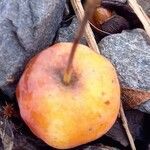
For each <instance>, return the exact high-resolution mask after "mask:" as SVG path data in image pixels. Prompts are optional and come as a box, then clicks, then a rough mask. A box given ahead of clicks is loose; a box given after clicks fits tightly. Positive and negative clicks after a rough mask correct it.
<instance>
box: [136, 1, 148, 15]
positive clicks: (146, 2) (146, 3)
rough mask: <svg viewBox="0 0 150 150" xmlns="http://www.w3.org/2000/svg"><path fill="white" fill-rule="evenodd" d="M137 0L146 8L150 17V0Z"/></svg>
mask: <svg viewBox="0 0 150 150" xmlns="http://www.w3.org/2000/svg"><path fill="white" fill-rule="evenodd" d="M137 1H138V3H139V4H140V5H141V6H142V8H143V9H144V10H145V12H146V13H147V15H148V16H149V17H150V1H149V0H137Z"/></svg>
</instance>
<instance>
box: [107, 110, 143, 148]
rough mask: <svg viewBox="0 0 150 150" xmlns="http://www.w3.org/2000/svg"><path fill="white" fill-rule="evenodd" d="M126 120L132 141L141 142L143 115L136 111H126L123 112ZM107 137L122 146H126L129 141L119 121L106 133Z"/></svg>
mask: <svg viewBox="0 0 150 150" xmlns="http://www.w3.org/2000/svg"><path fill="white" fill-rule="evenodd" d="M125 113H126V117H127V120H128V126H129V129H130V132H131V134H132V136H133V139H136V140H140V141H143V140H144V138H145V137H144V127H143V124H144V113H143V112H140V111H138V110H128V111H126V112H125ZM106 135H107V136H108V137H111V138H112V139H113V140H115V141H118V142H119V143H120V144H122V145H123V146H125V147H126V146H128V145H129V141H128V138H127V135H126V132H125V129H124V128H123V125H122V122H121V120H119V119H118V120H117V121H116V122H115V124H114V125H113V127H112V128H111V129H110V130H109V131H108V132H107V133H106Z"/></svg>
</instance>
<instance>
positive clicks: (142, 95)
mask: <svg viewBox="0 0 150 150" xmlns="http://www.w3.org/2000/svg"><path fill="white" fill-rule="evenodd" d="M121 96H122V97H121V99H122V101H123V105H124V106H125V108H135V107H137V106H139V105H140V104H142V103H144V102H146V101H148V100H150V92H149V91H144V90H138V89H133V88H128V87H122V88H121Z"/></svg>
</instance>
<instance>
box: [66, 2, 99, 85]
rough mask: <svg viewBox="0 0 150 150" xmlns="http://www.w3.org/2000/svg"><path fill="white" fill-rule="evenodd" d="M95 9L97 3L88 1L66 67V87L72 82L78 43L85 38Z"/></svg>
mask: <svg viewBox="0 0 150 150" xmlns="http://www.w3.org/2000/svg"><path fill="white" fill-rule="evenodd" d="M95 7H96V3H95V2H93V1H92V0H87V3H86V8H85V10H86V11H85V14H84V17H83V20H82V21H81V25H80V26H79V28H78V32H77V34H76V36H75V39H74V42H73V45H72V48H71V52H70V55H69V59H68V63H67V67H66V70H65V72H64V76H63V82H64V84H65V85H68V84H69V83H70V81H71V77H72V64H73V60H74V55H75V52H76V49H77V46H78V43H79V41H80V39H81V37H82V36H83V33H84V30H85V26H86V24H87V22H88V19H89V18H90V17H91V16H92V14H93V12H94V8H95Z"/></svg>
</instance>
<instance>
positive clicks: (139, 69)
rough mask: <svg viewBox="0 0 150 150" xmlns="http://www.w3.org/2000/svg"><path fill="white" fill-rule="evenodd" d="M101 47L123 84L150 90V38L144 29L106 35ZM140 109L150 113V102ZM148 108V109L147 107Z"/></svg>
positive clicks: (100, 44)
mask: <svg viewBox="0 0 150 150" xmlns="http://www.w3.org/2000/svg"><path fill="white" fill-rule="evenodd" d="M99 48H100V50H101V52H102V54H103V55H104V56H106V57H107V58H108V59H110V60H111V62H112V63H113V65H114V66H115V67H116V70H117V72H118V76H119V79H120V82H121V85H123V86H127V87H129V88H136V89H142V90H145V91H149V90H150V39H149V37H148V36H147V35H146V33H145V31H144V30H142V29H135V30H132V31H123V32H122V33H121V34H114V35H111V36H107V37H105V38H104V39H103V40H102V41H101V42H100V43H99ZM143 107H144V108H146V109H140V110H142V111H144V112H147V113H150V109H149V108H150V102H149V101H147V102H146V103H145V104H144V105H143ZM147 108H148V109H147Z"/></svg>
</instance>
